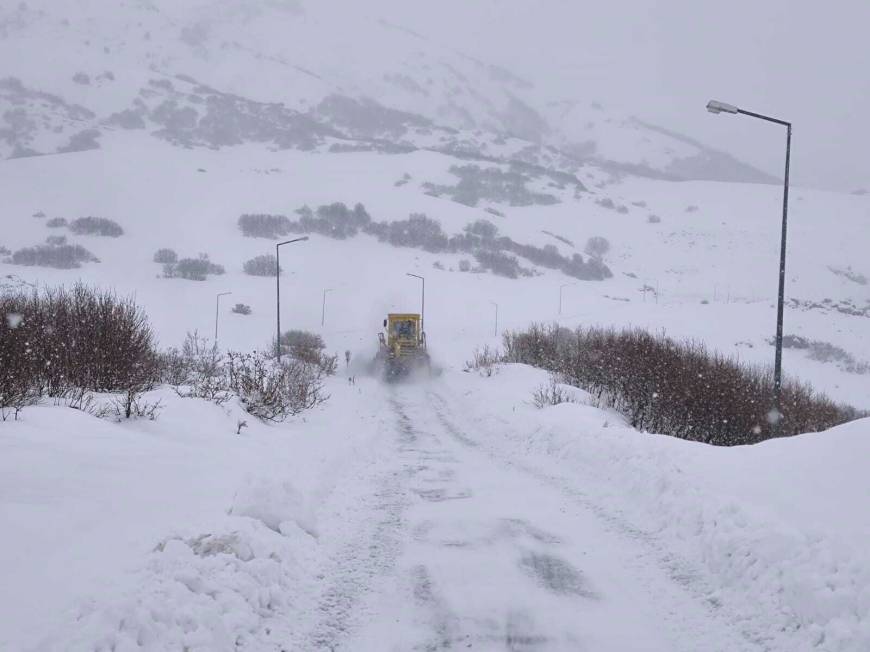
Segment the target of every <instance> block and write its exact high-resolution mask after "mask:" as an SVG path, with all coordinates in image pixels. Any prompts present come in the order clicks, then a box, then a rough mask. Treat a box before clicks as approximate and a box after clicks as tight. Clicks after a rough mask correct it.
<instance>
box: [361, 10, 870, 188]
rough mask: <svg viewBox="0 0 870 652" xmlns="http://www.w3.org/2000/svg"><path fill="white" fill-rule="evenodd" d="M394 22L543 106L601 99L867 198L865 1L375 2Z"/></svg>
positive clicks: (807, 180) (868, 39) (868, 22)
mask: <svg viewBox="0 0 870 652" xmlns="http://www.w3.org/2000/svg"><path fill="white" fill-rule="evenodd" d="M376 4H379V5H383V9H384V10H387V11H388V12H389V13H390V14H391V16H392V17H393V19H394V20H395V21H396V22H397V23H400V24H403V25H405V26H407V27H409V28H412V29H414V30H416V31H418V32H420V33H422V34H425V35H427V36H429V37H431V38H433V39H437V40H438V41H440V42H442V43H446V44H449V45H452V46H455V47H456V48H459V49H462V50H463V51H466V52H469V53H470V54H474V55H477V56H480V57H483V58H486V59H487V60H490V61H494V62H496V63H501V64H503V65H506V66H508V67H510V68H512V69H513V70H515V71H517V72H518V73H521V74H522V75H524V76H525V77H527V78H530V79H532V80H533V81H535V82H536V83H537V84H538V85H539V86H540V87H541V89H542V92H544V93H546V95H547V96H548V97H552V98H554V99H558V98H562V97H571V98H580V99H586V98H588V99H590V100H592V99H596V100H600V101H602V102H603V103H604V104H605V105H607V104H610V105H611V106H618V107H619V108H621V109H624V110H627V111H629V112H631V113H634V114H636V115H637V116H638V117H641V118H644V119H647V120H649V121H652V122H657V123H659V124H661V125H663V126H666V127H670V128H674V129H676V130H679V131H682V132H684V133H687V134H689V135H692V136H694V137H696V138H698V139H699V140H702V141H705V142H707V143H709V144H711V145H713V146H716V147H720V148H723V149H726V150H728V151H730V152H732V153H733V154H735V155H736V156H738V157H739V158H742V159H744V160H746V161H748V162H751V163H753V164H756V165H758V166H760V167H762V168H764V169H765V170H768V171H770V172H775V173H777V174H781V173H782V169H781V168H782V162H783V143H784V133H783V132H782V130H781V129H779V128H777V127H775V126H773V125H768V124H765V123H761V122H759V121H755V120H752V119H750V118H745V117H736V116H726V115H720V116H713V115H711V114H708V113H707V112H706V111H705V110H704V105H705V104H706V102H707V100H708V99H710V98H717V99H721V100H724V101H727V102H731V103H733V104H737V105H739V106H741V107H742V108H746V109H750V110H754V111H757V112H760V113H770V114H773V115H775V116H779V117H782V118H783V119H786V120H791V121H792V122H794V125H795V126H794V152H793V160H792V165H793V179H794V181H795V182H796V183H799V184H806V185H812V186H817V187H825V188H832V189H839V190H852V189H855V188H858V187H866V188H867V189H868V190H870V163H868V158H867V152H866V149H867V147H868V145H870V0H831V1H828V2H822V1H819V0H792V1H789V0H728V1H724V0H723V1H722V2H713V1H710V0H611V1H609V2H582V1H580V0H474V1H472V0H438V1H437V2H425V3H424V2H409V1H408V0H376Z"/></svg>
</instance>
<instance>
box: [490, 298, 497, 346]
mask: <svg viewBox="0 0 870 652" xmlns="http://www.w3.org/2000/svg"><path fill="white" fill-rule="evenodd" d="M490 303H491V304H492V305H494V306H495V328H493V329H492V334H493V337H498V304H497V303H496V302H495V301H490Z"/></svg>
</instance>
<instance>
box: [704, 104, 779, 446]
mask: <svg viewBox="0 0 870 652" xmlns="http://www.w3.org/2000/svg"><path fill="white" fill-rule="evenodd" d="M707 110H708V111H709V112H710V113H740V114H743V115H748V116H749V117H751V118H758V119H759V120H765V121H766V122H773V123H774V124H778V125H782V126H784V127H785V128H786V132H785V134H786V135H785V179H784V181H783V191H782V240H781V242H780V248H779V299H778V301H777V306H776V356H775V358H774V363H773V409H774V414H772V415H771V416H772V419H771V421H772V422H773V426H774V429H775V430H777V431H778V430H780V428H781V425H780V424H781V421H782V316H783V311H784V308H785V245H786V234H787V231H788V172H789V162H790V159H791V123H790V122H786V121H785V120H780V119H778V118H772V117H770V116H767V115H762V114H760V113H753V112H752V111H744V110H743V109H740V108H738V107H736V106H734V105H733V104H726V103H725V102H719V101H717V100H710V101H709V102H708V103H707Z"/></svg>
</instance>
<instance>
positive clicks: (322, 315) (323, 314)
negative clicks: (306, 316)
mask: <svg viewBox="0 0 870 652" xmlns="http://www.w3.org/2000/svg"><path fill="white" fill-rule="evenodd" d="M327 292H332V288H327V289H325V290H324V291H323V306H322V307H321V309H320V327H321V328H323V325H324V324H325V323H326V293H327Z"/></svg>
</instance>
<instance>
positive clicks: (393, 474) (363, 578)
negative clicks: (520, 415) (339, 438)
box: [303, 398, 418, 651]
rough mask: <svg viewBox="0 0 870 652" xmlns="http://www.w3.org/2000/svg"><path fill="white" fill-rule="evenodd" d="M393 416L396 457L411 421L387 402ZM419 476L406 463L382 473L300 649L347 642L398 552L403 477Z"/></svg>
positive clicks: (411, 435) (410, 445)
mask: <svg viewBox="0 0 870 652" xmlns="http://www.w3.org/2000/svg"><path fill="white" fill-rule="evenodd" d="M389 403H390V405H391V407H392V409H393V410H394V412H395V414H396V421H397V423H396V432H397V435H398V442H397V447H398V450H399V451H400V452H406V451H408V450H413V449H414V447H415V446H416V443H417V435H416V433H415V432H414V430H413V428H412V426H411V422H410V419H408V417H407V415H406V414H405V413H404V412H403V411H402V409H401V406H400V405H399V404H398V403H397V402H396V401H395V399H394V398H393V399H391V400H390V401H389ZM417 472H418V469H417V468H415V467H414V466H413V465H410V464H407V463H405V464H403V465H401V466H400V467H398V468H393V469H391V470H388V471H386V472H385V473H383V474H382V475H381V476H380V477H379V478H378V480H377V489H376V490H375V492H374V494H373V495H372V496H371V498H370V500H369V501H367V504H366V505H365V510H366V512H367V513H369V514H377V515H378V517H377V518H376V519H375V520H374V525H373V526H370V527H367V526H366V524H365V523H364V526H363V528H362V531H360V532H358V533H357V534H356V535H355V536H354V538H353V540H352V541H351V542H350V543H348V544H346V545H345V546H344V547H343V548H341V550H340V551H339V553H338V554H337V555H336V557H335V558H334V559H333V560H332V563H331V564H330V565H329V566H328V567H327V568H326V569H325V571H324V573H323V575H324V576H326V577H329V578H330V585H329V587H328V588H327V589H326V590H325V591H324V592H323V593H322V594H321V596H320V598H319V600H318V603H317V608H316V613H318V615H319V618H318V621H317V623H316V624H315V626H314V627H313V628H312V629H311V631H310V632H309V634H308V635H307V637H306V640H307V645H306V646H305V647H304V648H303V649H311V650H330V651H332V650H339V649H341V646H342V645H343V643H344V641H345V640H346V638H347V637H348V636H349V635H350V634H352V632H353V631H354V629H355V628H356V627H358V626H359V624H360V621H361V620H362V619H363V617H364V615H365V614H364V613H363V611H364V608H363V604H362V603H363V599H364V597H365V595H366V594H367V593H368V592H370V590H371V587H372V584H373V583H374V582H375V581H376V580H377V579H378V578H380V577H383V576H385V575H387V574H389V573H390V572H391V571H392V570H393V568H394V566H395V562H396V559H397V558H398V555H399V552H400V549H401V538H402V537H401V532H402V530H403V529H404V526H405V523H404V518H403V515H404V511H405V508H406V507H407V505H408V503H409V495H408V489H407V481H408V478H410V477H411V476H413V475H414V474H415V473H417Z"/></svg>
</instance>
